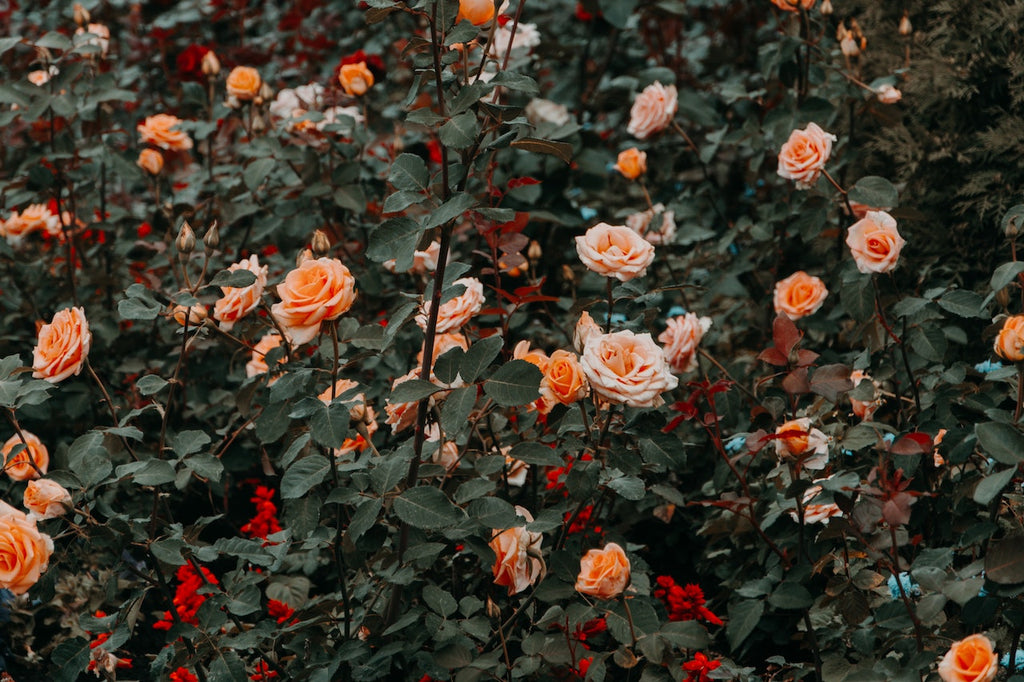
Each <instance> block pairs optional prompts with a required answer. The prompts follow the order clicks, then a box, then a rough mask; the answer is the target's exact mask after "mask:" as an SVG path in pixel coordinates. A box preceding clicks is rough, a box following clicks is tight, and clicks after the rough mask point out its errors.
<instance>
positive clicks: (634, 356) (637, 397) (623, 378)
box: [580, 330, 679, 407]
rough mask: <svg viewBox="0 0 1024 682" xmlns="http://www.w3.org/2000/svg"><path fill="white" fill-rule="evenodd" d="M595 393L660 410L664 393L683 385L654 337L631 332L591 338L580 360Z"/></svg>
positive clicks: (617, 400) (605, 398)
mask: <svg viewBox="0 0 1024 682" xmlns="http://www.w3.org/2000/svg"><path fill="white" fill-rule="evenodd" d="M580 365H581V366H582V367H583V373H584V374H585V375H586V377H587V381H588V382H590V387H591V389H593V391H594V393H595V394H597V396H598V397H600V398H601V399H603V400H607V401H608V402H611V403H623V404H626V405H629V406H630V407H658V406H660V405H662V404H664V402H665V401H664V400H662V398H661V394H662V393H663V392H665V391H671V390H672V389H674V388H675V387H676V386H678V385H679V380H678V379H677V378H676V377H675V376H673V375H672V373H671V372H669V368H668V362H667V361H666V360H665V356H664V354H663V353H662V351H661V349H660V348H658V345H657V344H656V343H654V339H652V338H651V335H650V334H634V333H633V332H631V331H628V330H626V331H621V332H615V333H613V334H602V335H600V336H596V337H593V338H591V339H590V340H589V341H588V342H587V345H586V347H585V348H584V349H583V356H582V357H581V358H580Z"/></svg>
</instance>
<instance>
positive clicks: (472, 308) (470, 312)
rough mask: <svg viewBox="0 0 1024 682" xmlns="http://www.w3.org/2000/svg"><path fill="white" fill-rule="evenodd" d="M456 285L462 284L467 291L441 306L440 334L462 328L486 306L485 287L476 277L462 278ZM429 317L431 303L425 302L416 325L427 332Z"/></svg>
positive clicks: (438, 313) (438, 318)
mask: <svg viewBox="0 0 1024 682" xmlns="http://www.w3.org/2000/svg"><path fill="white" fill-rule="evenodd" d="M454 284H461V285H462V286H464V287H466V290H465V291H463V292H462V293H461V294H459V295H458V296H456V297H455V298H453V299H451V300H449V301H446V302H445V303H442V304H441V307H440V308H439V309H438V311H437V331H438V333H443V332H450V331H452V330H453V329H458V328H460V327H461V326H462V325H464V324H466V323H467V322H469V320H470V319H471V318H472V317H473V316H474V315H476V314H477V313H478V312H480V308H482V307H483V304H484V285H483V283H482V282H481V281H480V280H478V279H477V278H476V277H462V278H461V279H457V280H455V282H454ZM429 317H430V301H424V302H423V306H422V307H421V312H420V313H419V314H418V315H417V316H416V324H418V325H419V326H420V329H422V330H424V331H426V329H427V320H428V319H429Z"/></svg>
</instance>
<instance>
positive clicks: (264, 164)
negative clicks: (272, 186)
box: [242, 156, 276, 192]
mask: <svg viewBox="0 0 1024 682" xmlns="http://www.w3.org/2000/svg"><path fill="white" fill-rule="evenodd" d="M275 163H276V162H275V161H274V158H273V157H269V156H268V157H266V158H263V159H256V160H255V161H253V162H252V163H250V164H249V165H248V166H246V167H245V170H244V171H243V172H242V180H243V181H245V186H246V187H248V188H249V191H251V192H255V191H256V190H257V189H258V188H259V186H260V185H262V184H263V182H264V181H265V180H266V179H267V176H268V175H270V172H271V171H272V170H274V164H275Z"/></svg>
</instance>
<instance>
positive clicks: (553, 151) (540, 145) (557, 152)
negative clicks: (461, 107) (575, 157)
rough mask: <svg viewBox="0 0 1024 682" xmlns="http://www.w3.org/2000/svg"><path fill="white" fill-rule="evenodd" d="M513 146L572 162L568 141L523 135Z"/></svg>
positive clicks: (568, 162) (566, 162)
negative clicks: (555, 140)
mask: <svg viewBox="0 0 1024 682" xmlns="http://www.w3.org/2000/svg"><path fill="white" fill-rule="evenodd" d="M616 1H618V0H616ZM512 146H513V147H515V148H516V149H522V150H523V151H527V152H533V153H534V154H550V155H551V156H556V157H558V158H559V159H561V160H562V162H563V163H565V164H566V165H569V164H570V163H572V145H571V144H569V143H568V142H554V141H553V140H541V139H539V138H536V137H522V138H519V139H518V140H514V141H513V142H512Z"/></svg>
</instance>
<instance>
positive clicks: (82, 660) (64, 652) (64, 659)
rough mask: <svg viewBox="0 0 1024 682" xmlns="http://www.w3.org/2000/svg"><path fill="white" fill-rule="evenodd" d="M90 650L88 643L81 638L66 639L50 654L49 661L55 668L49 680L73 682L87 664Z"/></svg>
mask: <svg viewBox="0 0 1024 682" xmlns="http://www.w3.org/2000/svg"><path fill="white" fill-rule="evenodd" d="M91 652H92V649H91V648H90V646H89V641H88V640H85V639H82V638H81V637H75V638H73V639H68V640H65V641H63V642H61V643H60V644H58V645H57V648H55V649H54V650H53V653H51V654H50V661H51V662H52V663H53V665H54V666H56V670H53V671H52V672H51V673H50V674H51V675H52V676H51V677H50V678H49V679H51V680H53V682H75V680H77V679H78V676H79V673H81V672H82V671H83V670H85V667H86V666H87V665H88V664H89V656H90V653H91Z"/></svg>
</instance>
